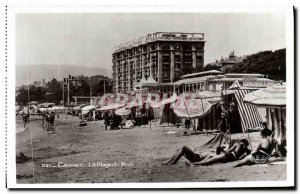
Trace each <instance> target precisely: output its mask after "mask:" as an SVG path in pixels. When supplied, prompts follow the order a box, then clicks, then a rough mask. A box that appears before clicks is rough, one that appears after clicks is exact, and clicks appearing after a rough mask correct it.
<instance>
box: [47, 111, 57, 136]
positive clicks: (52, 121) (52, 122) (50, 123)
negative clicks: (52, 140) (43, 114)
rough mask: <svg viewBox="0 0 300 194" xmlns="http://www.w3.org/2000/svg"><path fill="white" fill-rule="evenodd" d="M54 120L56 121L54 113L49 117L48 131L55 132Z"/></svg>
mask: <svg viewBox="0 0 300 194" xmlns="http://www.w3.org/2000/svg"><path fill="white" fill-rule="evenodd" d="M54 120H55V113H54V112H53V111H52V112H51V113H50V114H49V116H48V123H49V124H48V129H49V130H51V131H54V130H55V129H54Z"/></svg>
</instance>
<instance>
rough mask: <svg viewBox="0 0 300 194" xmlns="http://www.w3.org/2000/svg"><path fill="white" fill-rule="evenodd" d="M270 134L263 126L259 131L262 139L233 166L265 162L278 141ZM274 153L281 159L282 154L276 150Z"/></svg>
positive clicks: (276, 146) (276, 147)
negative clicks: (248, 153)
mask: <svg viewBox="0 0 300 194" xmlns="http://www.w3.org/2000/svg"><path fill="white" fill-rule="evenodd" d="M271 134H272V131H271V130H269V129H267V128H264V129H263V130H262V131H261V133H260V135H261V137H262V140H261V142H260V143H259V145H258V146H257V147H256V149H255V150H254V151H253V152H252V153H251V154H250V155H249V156H247V157H245V158H244V159H243V160H241V161H240V162H239V163H238V164H236V165H235V166H234V168H235V167H240V166H243V165H253V164H262V163H266V162H267V161H268V159H269V158H270V157H272V152H273V150H274V149H276V150H278V143H277V141H276V139H274V138H272V136H271ZM276 154H277V155H278V156H279V157H280V158H281V159H282V160H283V156H282V154H281V152H280V151H278V152H276Z"/></svg>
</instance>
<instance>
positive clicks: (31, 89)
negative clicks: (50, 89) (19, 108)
mask: <svg viewBox="0 0 300 194" xmlns="http://www.w3.org/2000/svg"><path fill="white" fill-rule="evenodd" d="M45 96H46V90H45V89H44V88H42V87H36V86H34V85H29V86H28V87H25V86H23V87H21V88H20V89H18V90H17V96H16V102H17V103H18V104H20V105H23V106H26V105H27V104H28V103H29V102H31V101H38V102H43V100H44V99H45Z"/></svg>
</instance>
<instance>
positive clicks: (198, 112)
mask: <svg viewBox="0 0 300 194" xmlns="http://www.w3.org/2000/svg"><path fill="white" fill-rule="evenodd" d="M211 107H212V104H211V103H209V102H208V101H207V100H203V99H187V98H181V99H179V100H177V102H176V103H175V106H174V113H175V114H176V115H177V116H178V117H181V118H192V119H194V118H201V117H203V116H205V115H206V114H208V113H209V111H210V109H211Z"/></svg>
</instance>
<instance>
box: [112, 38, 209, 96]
mask: <svg viewBox="0 0 300 194" xmlns="http://www.w3.org/2000/svg"><path fill="white" fill-rule="evenodd" d="M204 44H205V41H204V34H203V33H178V32H156V33H153V34H148V35H147V36H143V37H141V38H139V39H136V40H133V41H130V42H128V43H125V44H122V45H119V46H118V47H117V48H115V49H114V52H113V54H112V57H113V59H112V62H113V67H112V68H113V75H112V77H113V85H114V87H113V91H114V92H115V93H117V92H126V91H130V90H132V89H133V86H134V85H135V84H137V83H139V82H140V80H141V79H142V78H144V79H146V80H147V79H148V78H149V77H150V76H151V77H152V78H153V79H154V80H155V81H156V82H157V83H173V82H174V81H175V78H176V74H178V73H177V72H179V73H180V72H181V73H182V72H187V70H191V69H198V68H200V67H202V66H203V65H204Z"/></svg>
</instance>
